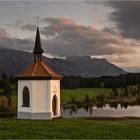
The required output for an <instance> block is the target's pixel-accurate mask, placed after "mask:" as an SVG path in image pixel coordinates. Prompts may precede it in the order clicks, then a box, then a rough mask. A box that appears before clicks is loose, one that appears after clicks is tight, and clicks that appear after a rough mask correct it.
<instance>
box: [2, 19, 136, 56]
mask: <svg viewBox="0 0 140 140" xmlns="http://www.w3.org/2000/svg"><path fill="white" fill-rule="evenodd" d="M43 22H44V25H45V27H43V28H42V30H41V35H43V37H42V44H43V49H44V52H45V53H46V54H49V55H52V56H58V57H67V56H87V55H91V56H94V55H96V56H98V55H114V54H123V55H125V54H130V53H134V50H133V48H131V47H130V43H129V42H128V41H127V40H124V39H123V38H122V36H120V35H119V34H118V33H117V32H116V31H115V29H109V28H104V29H102V30H99V29H96V27H95V26H85V25H81V24H78V23H77V22H75V21H73V20H70V19H66V18H45V19H44V20H43ZM20 27H21V26H20ZM24 27H26V28H25V29H26V30H30V31H33V29H32V26H29V24H27V25H24ZM22 28H23V27H22ZM34 32H35V29H34ZM0 47H1V48H11V49H17V50H23V51H32V50H33V47H34V40H31V39H28V38H27V39H20V38H12V37H10V36H8V33H7V31H6V30H5V29H0Z"/></svg>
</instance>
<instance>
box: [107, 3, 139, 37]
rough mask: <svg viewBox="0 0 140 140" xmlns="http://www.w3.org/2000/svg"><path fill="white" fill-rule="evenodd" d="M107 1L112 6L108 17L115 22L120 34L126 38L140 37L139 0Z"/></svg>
mask: <svg viewBox="0 0 140 140" xmlns="http://www.w3.org/2000/svg"><path fill="white" fill-rule="evenodd" d="M108 3H109V4H110V5H111V7H113V8H114V11H113V12H112V13H111V16H110V18H111V20H113V21H115V22H116V23H117V27H118V28H119V30H120V32H121V33H122V35H123V36H124V37H126V38H132V39H140V1H111V2H107V4H108Z"/></svg>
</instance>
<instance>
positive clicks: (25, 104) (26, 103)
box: [22, 87, 30, 107]
mask: <svg viewBox="0 0 140 140" xmlns="http://www.w3.org/2000/svg"><path fill="white" fill-rule="evenodd" d="M22 106H23V107H30V93H29V89H28V88H27V87H24V89H23V105H22Z"/></svg>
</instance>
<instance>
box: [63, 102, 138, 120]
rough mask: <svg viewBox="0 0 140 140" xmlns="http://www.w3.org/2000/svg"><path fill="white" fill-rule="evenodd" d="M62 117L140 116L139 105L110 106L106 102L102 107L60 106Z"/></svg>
mask: <svg viewBox="0 0 140 140" xmlns="http://www.w3.org/2000/svg"><path fill="white" fill-rule="evenodd" d="M61 114H62V117H63V118H80V117H126V116H129V117H140V106H139V105H135V106H129V105H128V106H127V107H122V106H121V105H120V104H118V105H117V107H116V108H115V107H110V106H109V105H108V104H106V105H104V106H102V107H96V106H85V107H82V108H77V107H72V108H68V109H64V108H63V107H62V108H61Z"/></svg>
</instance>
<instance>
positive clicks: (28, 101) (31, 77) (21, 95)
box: [17, 27, 61, 119]
mask: <svg viewBox="0 0 140 140" xmlns="http://www.w3.org/2000/svg"><path fill="white" fill-rule="evenodd" d="M43 52H44V51H43V49H42V45H41V39H40V33H39V27H37V31H36V39H35V45H34V50H33V55H34V62H33V63H32V64H30V65H29V66H27V67H26V68H25V69H24V70H23V71H22V72H21V73H19V74H18V75H17V80H18V104H17V105H18V107H17V118H19V119H52V118H55V117H59V116H60V115H61V113H60V80H61V76H60V75H58V74H57V73H56V72H54V71H53V70H52V69H51V68H50V67H49V66H48V65H47V64H46V63H44V62H43V60H42V54H43Z"/></svg>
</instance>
